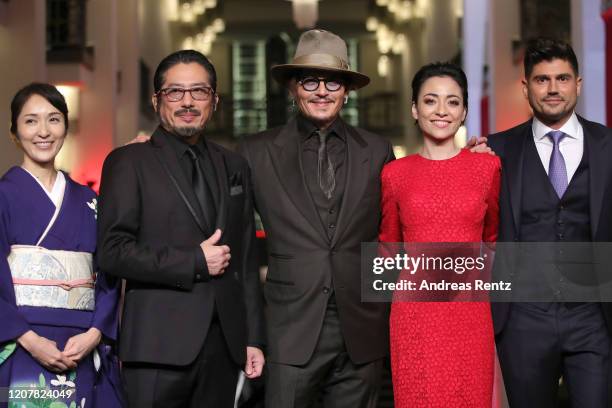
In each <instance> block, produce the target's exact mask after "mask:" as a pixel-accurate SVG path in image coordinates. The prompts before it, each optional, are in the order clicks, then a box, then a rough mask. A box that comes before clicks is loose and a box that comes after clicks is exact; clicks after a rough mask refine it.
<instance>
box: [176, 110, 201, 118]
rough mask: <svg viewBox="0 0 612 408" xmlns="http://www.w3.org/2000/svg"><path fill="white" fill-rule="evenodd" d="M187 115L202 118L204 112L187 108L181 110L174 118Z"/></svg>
mask: <svg viewBox="0 0 612 408" xmlns="http://www.w3.org/2000/svg"><path fill="white" fill-rule="evenodd" d="M185 113H191V114H192V115H197V116H200V115H201V114H202V112H200V111H199V110H198V109H195V108H185V109H179V110H177V111H176V112H174V116H179V115H183V114H185Z"/></svg>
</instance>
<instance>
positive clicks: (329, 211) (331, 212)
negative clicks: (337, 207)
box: [327, 208, 335, 214]
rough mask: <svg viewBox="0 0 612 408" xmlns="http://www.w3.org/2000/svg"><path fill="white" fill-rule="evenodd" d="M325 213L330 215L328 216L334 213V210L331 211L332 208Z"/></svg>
mask: <svg viewBox="0 0 612 408" xmlns="http://www.w3.org/2000/svg"><path fill="white" fill-rule="evenodd" d="M327 212H328V213H330V214H333V213H335V211H334V209H333V208H330V209H329V210H328V211H327Z"/></svg>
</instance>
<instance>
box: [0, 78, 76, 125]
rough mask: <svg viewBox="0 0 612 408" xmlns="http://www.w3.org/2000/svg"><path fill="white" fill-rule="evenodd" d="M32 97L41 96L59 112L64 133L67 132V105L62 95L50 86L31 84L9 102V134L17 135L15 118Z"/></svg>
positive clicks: (19, 91)
mask: <svg viewBox="0 0 612 408" xmlns="http://www.w3.org/2000/svg"><path fill="white" fill-rule="evenodd" d="M33 95H40V96H42V97H43V98H45V99H46V100H47V102H49V103H50V104H51V105H53V107H54V108H56V109H57V110H58V111H60V113H61V114H62V116H64V123H65V126H66V132H68V105H66V100H65V99H64V95H62V94H61V93H60V91H58V90H57V88H56V87H54V86H53V85H51V84H45V83H41V82H32V83H31V84H29V85H26V86H24V87H23V88H21V89H20V90H18V91H17V93H16V94H15V96H13V100H12V101H11V133H12V134H14V135H17V118H19V115H20V114H21V110H22V109H23V106H24V105H25V104H26V102H27V101H28V100H29V99H30V97H32V96H33Z"/></svg>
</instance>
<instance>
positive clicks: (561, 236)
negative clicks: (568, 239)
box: [557, 233, 565, 239]
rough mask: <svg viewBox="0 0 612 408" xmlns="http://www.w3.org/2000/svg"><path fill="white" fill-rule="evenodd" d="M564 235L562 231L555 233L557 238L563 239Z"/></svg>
mask: <svg viewBox="0 0 612 408" xmlns="http://www.w3.org/2000/svg"><path fill="white" fill-rule="evenodd" d="M564 237H565V235H563V234H562V233H558V234H557V238H559V239H563V238H564Z"/></svg>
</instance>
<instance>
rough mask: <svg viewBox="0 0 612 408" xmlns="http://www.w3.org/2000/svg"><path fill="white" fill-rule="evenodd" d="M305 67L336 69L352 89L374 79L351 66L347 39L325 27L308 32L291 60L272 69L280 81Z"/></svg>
mask: <svg viewBox="0 0 612 408" xmlns="http://www.w3.org/2000/svg"><path fill="white" fill-rule="evenodd" d="M304 70H313V71H323V72H331V73H336V74H338V75H339V76H340V77H342V78H344V79H346V80H347V86H348V87H349V88H350V89H359V88H362V87H364V86H366V85H367V84H369V83H370V78H369V77H368V76H367V75H364V74H362V73H360V72H357V71H352V70H351V69H350V67H349V64H348V52H347V49H346V43H345V42H344V40H343V39H342V38H340V37H338V36H337V35H336V34H334V33H332V32H329V31H325V30H319V29H315V30H309V31H306V32H304V33H303V34H302V35H301V36H300V40H299V41H298V45H297V47H296V49H295V55H294V56H293V60H292V61H291V63H290V64H282V65H274V66H273V67H272V68H271V69H270V73H271V74H272V77H273V78H274V79H276V80H277V81H278V82H280V83H281V84H286V83H287V82H288V81H289V80H290V79H291V78H292V77H294V76H295V74H296V73H297V72H300V71H304Z"/></svg>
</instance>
